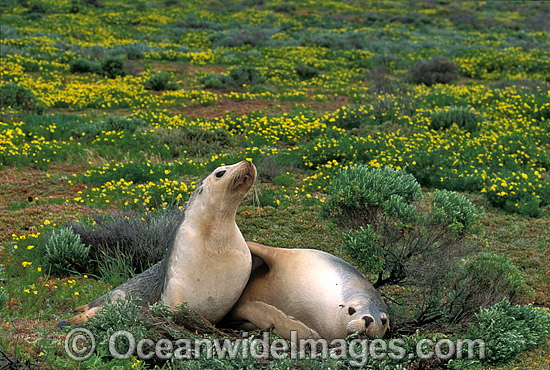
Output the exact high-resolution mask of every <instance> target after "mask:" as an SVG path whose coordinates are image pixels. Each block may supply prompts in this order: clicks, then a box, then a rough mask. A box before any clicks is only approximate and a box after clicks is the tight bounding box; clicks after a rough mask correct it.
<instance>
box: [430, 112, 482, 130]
mask: <svg viewBox="0 0 550 370" xmlns="http://www.w3.org/2000/svg"><path fill="white" fill-rule="evenodd" d="M482 121H483V117H482V116H481V115H480V114H479V113H477V112H476V111H475V110H473V109H469V108H465V107H449V108H448V109H445V110H438V111H435V112H434V113H433V114H432V119H431V121H430V127H431V128H432V129H434V130H442V129H447V128H449V127H451V126H452V125H453V124H456V125H457V126H458V127H460V128H462V129H465V130H466V131H468V132H472V133H473V132H476V131H478V130H479V127H480V124H481V122H482Z"/></svg>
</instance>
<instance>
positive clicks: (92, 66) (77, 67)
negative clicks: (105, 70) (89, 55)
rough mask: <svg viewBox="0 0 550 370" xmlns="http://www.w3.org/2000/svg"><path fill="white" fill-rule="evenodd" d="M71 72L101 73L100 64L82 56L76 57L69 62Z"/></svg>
mask: <svg viewBox="0 0 550 370" xmlns="http://www.w3.org/2000/svg"><path fill="white" fill-rule="evenodd" d="M69 70H70V72H71V73H97V74H101V64H99V63H98V62H94V61H91V60H88V59H84V58H76V59H73V60H71V61H70V62H69Z"/></svg>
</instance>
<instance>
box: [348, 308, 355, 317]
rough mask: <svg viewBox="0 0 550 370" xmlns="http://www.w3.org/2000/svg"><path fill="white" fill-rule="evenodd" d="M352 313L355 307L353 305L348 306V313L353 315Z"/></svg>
mask: <svg viewBox="0 0 550 370" xmlns="http://www.w3.org/2000/svg"><path fill="white" fill-rule="evenodd" d="M354 313H355V308H353V307H350V308H348V314H349V315H350V316H351V315H353V314H354Z"/></svg>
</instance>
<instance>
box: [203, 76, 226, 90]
mask: <svg viewBox="0 0 550 370" xmlns="http://www.w3.org/2000/svg"><path fill="white" fill-rule="evenodd" d="M200 83H201V84H203V86H204V88H205V89H226V88H227V83H226V78H224V76H220V75H215V74H208V75H206V76H204V77H202V78H201V79H200Z"/></svg>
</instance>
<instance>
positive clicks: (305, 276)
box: [224, 242, 389, 340]
mask: <svg viewBox="0 0 550 370" xmlns="http://www.w3.org/2000/svg"><path fill="white" fill-rule="evenodd" d="M247 244H248V247H249V248H250V251H251V252H252V256H253V268H252V275H251V277H250V280H249V282H248V284H247V286H246V288H245V290H244V292H243V295H242V296H241V297H240V298H239V300H238V301H237V304H236V305H235V306H234V307H233V308H232V310H231V312H230V313H229V315H228V316H227V318H226V319H225V320H224V321H227V322H233V323H236V322H241V323H242V322H245V324H244V325H241V326H240V327H241V328H243V329H253V328H259V329H262V330H267V329H273V331H274V332H275V333H277V334H279V335H281V336H282V337H284V338H286V339H290V335H291V331H296V332H297V337H298V338H300V339H302V338H303V339H308V338H312V339H319V338H324V339H326V340H333V339H338V338H345V337H346V336H347V335H348V334H351V333H354V332H359V333H363V334H366V335H368V336H370V337H382V336H383V335H384V333H385V332H386V330H387V329H388V328H389V317H388V309H387V307H386V305H385V304H384V301H383V300H382V297H381V296H380V294H379V293H378V292H377V291H376V289H374V287H373V286H372V284H371V283H370V282H369V281H368V280H367V279H366V278H365V277H364V276H363V275H361V273H360V272H359V271H357V269H356V268H355V267H353V266H352V265H350V264H349V263H347V262H345V261H343V260H342V259H340V258H338V257H335V256H333V255H331V254H329V253H326V252H322V251H319V250H314V249H283V248H273V247H268V246H265V245H261V244H257V243H253V242H247ZM250 324H252V325H250Z"/></svg>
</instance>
